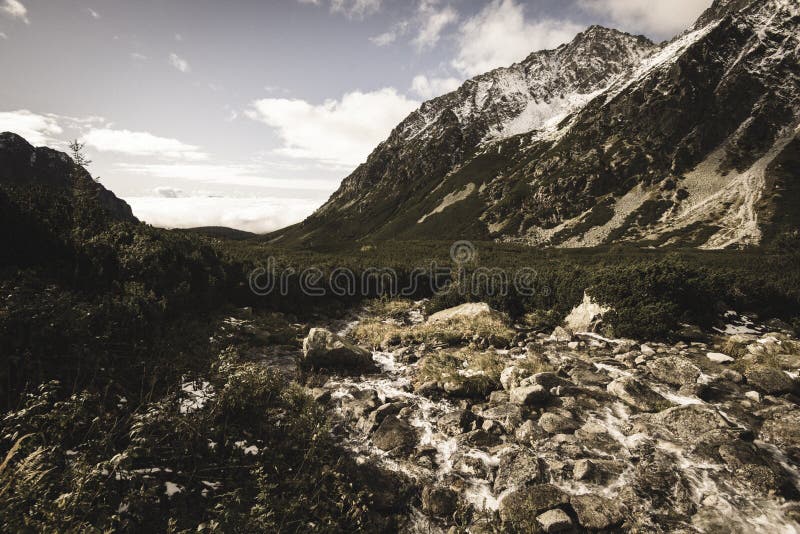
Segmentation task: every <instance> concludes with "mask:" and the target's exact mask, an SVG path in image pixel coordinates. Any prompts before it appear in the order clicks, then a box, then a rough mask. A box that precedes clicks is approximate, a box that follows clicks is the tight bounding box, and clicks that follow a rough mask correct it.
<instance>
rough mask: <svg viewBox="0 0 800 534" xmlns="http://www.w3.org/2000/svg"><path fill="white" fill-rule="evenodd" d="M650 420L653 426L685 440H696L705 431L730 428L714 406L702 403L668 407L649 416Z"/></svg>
mask: <svg viewBox="0 0 800 534" xmlns="http://www.w3.org/2000/svg"><path fill="white" fill-rule="evenodd" d="M650 422H651V423H652V424H653V426H654V427H655V428H657V429H660V430H667V431H669V432H670V433H672V435H673V436H676V437H677V438H679V439H681V440H684V441H687V442H693V441H696V440H698V439H699V438H700V437H701V436H702V435H703V434H705V433H707V432H711V431H714V430H724V429H728V428H730V424H729V423H728V421H726V420H725V418H724V417H722V415H721V414H720V413H719V412H718V411H717V410H716V409H715V408H713V407H711V406H709V405H702V404H687V405H685V406H675V407H674V408H669V409H668V410H664V411H663V412H660V413H657V414H654V415H653V416H651V419H650Z"/></svg>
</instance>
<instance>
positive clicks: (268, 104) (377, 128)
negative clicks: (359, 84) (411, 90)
mask: <svg viewBox="0 0 800 534" xmlns="http://www.w3.org/2000/svg"><path fill="white" fill-rule="evenodd" d="M418 106H419V102H416V101H414V100H410V99H408V98H406V97H405V96H403V95H401V94H398V92H397V91H396V90H395V89H392V88H386V89H380V90H378V91H373V92H371V93H362V92H360V91H354V92H352V93H347V94H345V95H344V96H343V97H342V98H341V100H327V101H325V102H324V103H323V104H319V105H314V104H311V103H309V102H306V101H304V100H290V99H284V98H265V99H262V100H257V101H255V102H253V105H252V109H250V110H248V111H247V116H248V117H250V118H251V119H254V120H257V121H261V122H263V123H265V124H267V125H269V126H271V127H273V128H275V129H276V130H277V133H278V135H279V136H280V137H281V138H282V139H283V142H284V146H283V148H281V149H279V150H278V153H280V154H282V155H284V156H289V157H293V158H304V159H310V160H317V161H320V162H325V163H327V164H330V165H338V166H341V167H349V168H352V167H353V166H355V165H357V164H359V163H361V162H363V161H364V160H365V159H366V157H367V156H368V155H369V153H370V152H371V151H372V150H373V149H374V148H375V146H376V145H377V144H378V143H379V142H381V141H383V140H384V139H385V138H386V137H387V136H388V135H389V133H390V132H391V130H392V128H394V127H395V126H396V125H397V123H398V122H400V121H401V120H402V119H403V118H405V117H406V116H407V115H408V114H409V113H410V112H411V111H413V110H414V109H416V108H417V107H418Z"/></svg>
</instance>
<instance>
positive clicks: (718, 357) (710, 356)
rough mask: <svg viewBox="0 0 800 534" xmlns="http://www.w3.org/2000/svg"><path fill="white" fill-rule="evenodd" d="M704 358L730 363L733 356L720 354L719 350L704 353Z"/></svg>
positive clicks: (715, 361)
mask: <svg viewBox="0 0 800 534" xmlns="http://www.w3.org/2000/svg"><path fill="white" fill-rule="evenodd" d="M706 358H708V359H709V360H711V361H712V362H714V363H730V362H732V361H733V358H731V357H730V356H728V355H727V354H722V353H721V352H709V353H708V354H706Z"/></svg>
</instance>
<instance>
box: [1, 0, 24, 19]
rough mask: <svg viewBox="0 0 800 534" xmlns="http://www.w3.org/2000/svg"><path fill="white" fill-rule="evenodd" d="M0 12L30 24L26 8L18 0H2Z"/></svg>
mask: <svg viewBox="0 0 800 534" xmlns="http://www.w3.org/2000/svg"><path fill="white" fill-rule="evenodd" d="M0 13H4V14H6V15H7V16H9V17H11V18H12V19H19V20H21V21H22V22H24V23H25V24H30V23H31V21H30V20H28V9H27V8H26V7H25V6H24V5H22V2H20V1H19V0H3V3H2V4H0Z"/></svg>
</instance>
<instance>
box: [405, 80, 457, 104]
mask: <svg viewBox="0 0 800 534" xmlns="http://www.w3.org/2000/svg"><path fill="white" fill-rule="evenodd" d="M461 83H462V82H461V80H459V79H458V78H428V77H427V76H425V75H424V74H420V75H418V76H414V80H413V81H412V82H411V90H412V91H413V92H414V93H415V94H416V95H418V96H419V97H421V98H424V99H425V100H429V99H431V98H434V97H437V96H441V95H443V94H446V93H449V92H451V91H455V90H456V89H458V88H459V87H460V86H461Z"/></svg>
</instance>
